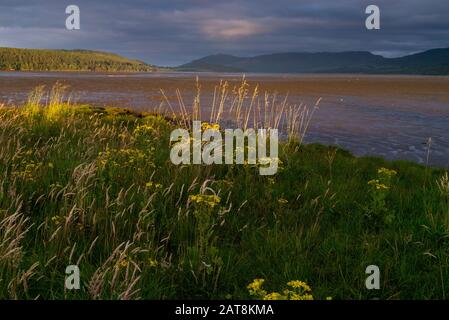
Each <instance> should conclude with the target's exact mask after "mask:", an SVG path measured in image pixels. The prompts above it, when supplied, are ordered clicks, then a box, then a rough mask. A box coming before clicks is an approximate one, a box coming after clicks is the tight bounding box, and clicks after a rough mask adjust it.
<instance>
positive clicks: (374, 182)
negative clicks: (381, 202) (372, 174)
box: [368, 179, 390, 190]
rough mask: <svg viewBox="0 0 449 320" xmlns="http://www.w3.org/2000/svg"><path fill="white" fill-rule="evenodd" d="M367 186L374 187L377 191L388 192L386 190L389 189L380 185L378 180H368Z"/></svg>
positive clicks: (384, 185)
mask: <svg viewBox="0 0 449 320" xmlns="http://www.w3.org/2000/svg"><path fill="white" fill-rule="evenodd" d="M368 184H369V185H372V186H374V187H375V188H376V189H377V190H388V189H390V187H389V186H387V185H386V184H384V183H381V182H380V181H379V180H378V179H373V180H370V181H368Z"/></svg>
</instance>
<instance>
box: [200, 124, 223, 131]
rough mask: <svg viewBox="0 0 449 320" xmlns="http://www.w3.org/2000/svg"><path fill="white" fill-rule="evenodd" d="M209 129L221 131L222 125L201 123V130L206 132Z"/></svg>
mask: <svg viewBox="0 0 449 320" xmlns="http://www.w3.org/2000/svg"><path fill="white" fill-rule="evenodd" d="M208 129H211V130H216V131H220V125H219V124H218V123H208V122H203V123H201V130H203V131H205V130H208Z"/></svg>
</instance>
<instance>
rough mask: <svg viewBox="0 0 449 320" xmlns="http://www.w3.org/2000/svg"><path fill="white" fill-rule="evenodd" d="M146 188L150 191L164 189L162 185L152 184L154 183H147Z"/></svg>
mask: <svg viewBox="0 0 449 320" xmlns="http://www.w3.org/2000/svg"><path fill="white" fill-rule="evenodd" d="M145 186H146V187H147V188H148V189H156V190H158V189H162V184H160V183H154V182H152V181H150V182H147V183H146V185H145Z"/></svg>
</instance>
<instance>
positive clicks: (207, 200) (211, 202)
mask: <svg viewBox="0 0 449 320" xmlns="http://www.w3.org/2000/svg"><path fill="white" fill-rule="evenodd" d="M189 201H190V202H193V203H196V204H205V205H207V206H209V207H210V208H214V207H215V206H216V205H217V204H219V203H220V201H221V198H220V197H219V196H217V195H214V194H213V195H205V194H198V195H191V196H189Z"/></svg>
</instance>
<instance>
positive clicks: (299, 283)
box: [287, 280, 312, 291]
mask: <svg viewBox="0 0 449 320" xmlns="http://www.w3.org/2000/svg"><path fill="white" fill-rule="evenodd" d="M287 285H288V286H290V287H292V288H295V289H303V290H304V291H312V289H311V288H310V287H309V285H308V284H307V283H305V282H303V281H299V280H292V281H290V282H288V283H287Z"/></svg>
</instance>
